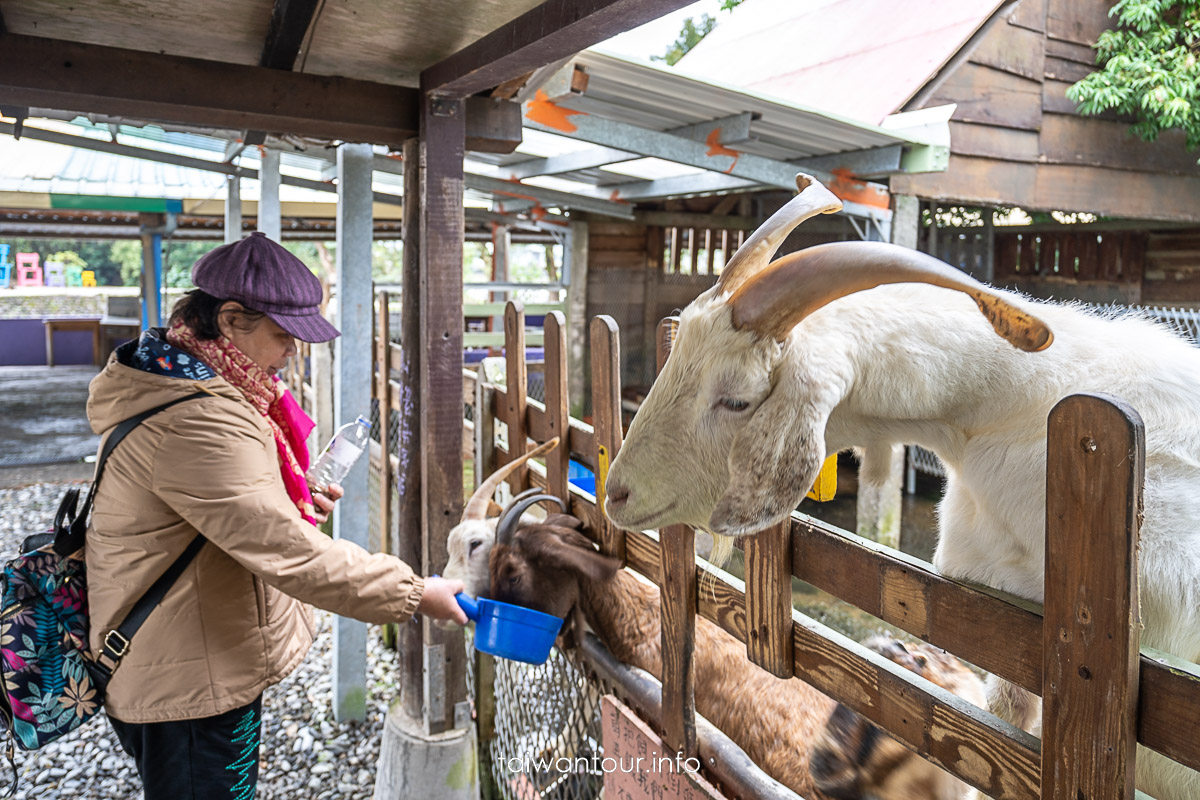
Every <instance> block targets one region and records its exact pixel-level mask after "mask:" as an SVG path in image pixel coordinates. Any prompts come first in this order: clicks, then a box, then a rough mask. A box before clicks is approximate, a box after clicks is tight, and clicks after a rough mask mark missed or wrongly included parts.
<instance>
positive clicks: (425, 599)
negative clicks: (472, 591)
mask: <svg viewBox="0 0 1200 800" xmlns="http://www.w3.org/2000/svg"><path fill="white" fill-rule="evenodd" d="M462 590H463V582H462V581H452V580H447V579H446V578H439V577H437V576H436V575H435V576H430V577H428V578H426V579H425V594H423V595H421V602H420V603H417V613H418V614H424V615H425V616H427V617H430V618H431V619H444V620H448V621H450V622H457V623H458V624H459V625H466V624H467V615H466V614H464V613H463V610H462V608H460V607H459V605H458V601H457V600H455V599H454V595H456V594H458V593H459V592H461V591H462Z"/></svg>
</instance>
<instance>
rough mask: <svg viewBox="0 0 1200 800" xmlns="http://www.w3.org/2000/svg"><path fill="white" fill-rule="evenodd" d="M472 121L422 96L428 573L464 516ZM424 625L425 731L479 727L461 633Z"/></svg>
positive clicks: (447, 102)
mask: <svg viewBox="0 0 1200 800" xmlns="http://www.w3.org/2000/svg"><path fill="white" fill-rule="evenodd" d="M465 117H466V110H465V103H464V101H462V100H458V99H451V98H447V97H437V96H432V95H429V94H424V93H423V94H422V96H421V137H420V141H421V191H420V196H421V234H420V235H421V280H420V285H419V287H412V286H410V287H408V288H409V291H411V290H412V289H413V288H417V291H418V292H419V293H420V296H421V298H420V302H421V337H420V348H421V393H420V405H421V475H422V481H421V504H422V509H423V513H422V518H421V542H422V548H423V553H422V556H423V557H422V567H423V570H424V574H426V575H429V574H431V573H434V572H440V571H441V570H442V569H443V568H444V567H445V566H446V557H447V556H446V535H447V534H448V533H449V532H450V529H451V528H452V527H454V525H455V524H457V523H458V520H459V517H460V516H462V504H463V460H462V428H463V410H462V400H461V398H462V349H463V320H462V303H463V277H462V263H463V205H462V196H463V195H462V193H463V185H462V184H463V147H464V143H465V124H464V120H465ZM451 400H452V401H453V402H450V401H451ZM422 627H423V636H424V641H425V664H424V676H425V697H424V704H425V723H426V730H427V732H428V733H431V734H433V733H442V732H445V731H447V730H450V729H453V728H457V727H461V726H462V725H466V724H469V721H470V708H469V706H468V705H467V704H466V680H465V674H466V651H465V649H464V647H463V636H462V633H461V632H460V631H443V630H442V629H440V628H438V627H437V626H435V625H433V624H432V622H431V621H430V620H429V619H428V618H425V619H423V620H422ZM460 704H461V705H460ZM456 711H457V712H458V713H457V715H456ZM456 716H457V718H458V720H459V723H458V724H456Z"/></svg>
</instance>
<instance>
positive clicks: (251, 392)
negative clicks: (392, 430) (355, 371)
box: [167, 323, 316, 525]
mask: <svg viewBox="0 0 1200 800" xmlns="http://www.w3.org/2000/svg"><path fill="white" fill-rule="evenodd" d="M167 341H168V342H170V343H171V344H173V345H175V346H176V347H179V348H181V349H183V350H186V351H188V352H189V353H192V354H193V355H195V356H197V357H198V358H200V359H201V360H202V361H204V363H206V364H208V365H209V366H210V367H212V368H213V370H214V371H216V373H217V374H218V375H220V376H221V377H222V378H224V379H225V380H227V381H229V383H230V384H232V385H233V387H234V388H236V389H237V390H238V391H240V392H241V393H242V395H243V396H245V398H246V399H247V400H249V401H250V405H252V406H254V408H255V410H257V411H258V413H260V414H262V415H263V417H264V418H265V419H266V420H267V424H268V425H270V426H271V431H272V433H274V434H275V446H276V449H277V450H278V451H279V472H280V475H281V476H282V477H283V485H284V488H286V489H287V493H288V497H289V498H291V500H292V502H293V503H295V504H296V508H298V509H300V516H302V517H304V519H306V520H308V521H309V522H311V523H313V524H314V525H315V524H316V518H315V517H314V515H313V511H314V510H313V500H312V492H311V491H309V488H308V481H307V480H305V478H304V471H305V470H307V469H308V461H309V459H308V445H307V444H306V441H307V439H308V434H309V433H310V432H311V431H312V429H313V426H314V425H315V424H316V423H314V422H313V421H312V419H311V418H310V417H309V416H308V415H307V414H305V413H304V410H303V409H302V408H300V405H299V404H298V403H297V402H296V398H294V397H292V393H291V392H289V391H288V390H287V387H286V386H284V385H283V383H281V382H280V381H279V378H278V377H276V378H272V377H271V376H270V375H268V374H267V373H266V372H265V371H263V370H262V369H261V368H260V367H259V366H258V365H257V364H255V363H254V362H253V361H251V360H250V357H249V356H247V355H246V354H245V353H243V352H242V351H241V350H239V349H238V348H237V347H236V346H234V344H233V342H231V341H229V339H227V338H226V337H224V336H217V338H216V339H209V340H203V341H202V340H200V339H197V338H196V334H195V332H193V331H192V329H191V328H189V327H187V326H186V325H183V324H181V323H177V324H176V325H174V326H172V327H171V329H170V330H168V331H167Z"/></svg>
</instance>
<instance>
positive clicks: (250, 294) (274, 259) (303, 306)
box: [192, 231, 341, 342]
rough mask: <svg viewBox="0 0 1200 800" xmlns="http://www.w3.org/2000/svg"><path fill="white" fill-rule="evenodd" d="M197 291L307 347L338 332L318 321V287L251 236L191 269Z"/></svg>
mask: <svg viewBox="0 0 1200 800" xmlns="http://www.w3.org/2000/svg"><path fill="white" fill-rule="evenodd" d="M192 283H194V284H195V285H196V288H197V289H201V290H202V291H205V292H207V293H208V294H211V295H212V296H213V297H217V298H220V299H222V300H236V301H238V302H239V303H241V304H242V305H244V306H245V307H246V308H249V309H252V310H254V311H261V312H263V313H264V314H266V315H267V316H268V317H270V318H271V319H273V320H275V322H276V323H277V324H278V325H279V327H281V328H283V329H284V330H285V331H287V332H288V333H290V334H291V335H292V336H295V337H296V338H297V339H300V340H302V341H305V342H327V341H329V340H330V339H332V338H334V337H335V336H340V335H341V332H340V331H339V330H338V329H337V328H335V327H333V325H331V324H330V323H329V321H328V320H327V319H325V318H324V317H322V316H321V297H322V291H321V281H319V280H318V279H317V276H316V275H313V274H312V272H311V271H310V270H309V269H308V267H306V266H305V265H304V262H303V261H301V260H300V259H298V258H296V257H295V256H294V255H292V254H291V253H290V252H288V250H287V249H286V248H285V247H284V246H283V245H281V244H277V243H275V242H273V241H271V240H270V239H269V238H267V235H266V234H265V233H261V232H259V231H255V232H254V233H252V234H250V235H249V236H247V237H246V238H244V239H242V240H241V241H240V242H233V243H232V244H226V245H221V246H220V247H218V248H216V249H215V250H212V251H210V252H208V253H206V254H205V255H204V256H203V257H201V258H200V260H199V261H197V262H196V264H195V265H194V266H193V267H192Z"/></svg>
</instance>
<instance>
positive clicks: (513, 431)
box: [504, 300, 529, 494]
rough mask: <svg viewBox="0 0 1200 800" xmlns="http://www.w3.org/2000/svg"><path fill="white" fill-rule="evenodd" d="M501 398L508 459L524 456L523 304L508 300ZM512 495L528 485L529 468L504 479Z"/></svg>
mask: <svg viewBox="0 0 1200 800" xmlns="http://www.w3.org/2000/svg"><path fill="white" fill-rule="evenodd" d="M504 363H505V365H506V368H505V383H506V387H505V388H506V389H507V391H506V392H505V393H504V394H505V398H504V402H505V412H506V413H505V417H504V422H505V423H506V424H507V425H508V460H509V461H512V460H513V459H515V458H520V457H521V456H523V455H525V440H526V438H527V433H526V425H525V405H526V403H525V400H526V398H525V393H526V392H527V391H528V390H529V377H528V374H527V372H526V367H525V306H524V305H523V304H522V303H521V301H520V300H509V301H508V305H506V306H505V307H504ZM508 485H509V486H511V487H512V490H513V494H516V493H517V492H519V491H521V490H523V489H527V488H529V470H528V469H527V468H526V467H525V466H523V465H522V466H521V467H519V468H518V469H517V470H516V471H515V472H514V473H513V474H512V475H511V476H510V477H509V479H508Z"/></svg>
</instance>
